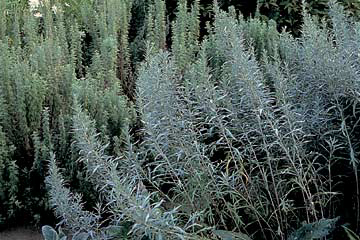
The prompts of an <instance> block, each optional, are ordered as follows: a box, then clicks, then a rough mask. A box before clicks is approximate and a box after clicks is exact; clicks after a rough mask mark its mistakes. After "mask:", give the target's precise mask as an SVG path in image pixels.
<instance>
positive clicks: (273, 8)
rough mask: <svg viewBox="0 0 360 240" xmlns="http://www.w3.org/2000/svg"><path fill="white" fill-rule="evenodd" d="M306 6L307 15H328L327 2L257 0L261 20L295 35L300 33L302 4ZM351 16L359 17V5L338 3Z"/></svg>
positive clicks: (346, 0)
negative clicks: (275, 24)
mask: <svg viewBox="0 0 360 240" xmlns="http://www.w3.org/2000/svg"><path fill="white" fill-rule="evenodd" d="M303 2H304V3H305V4H306V8H307V9H308V11H309V13H311V14H312V15H315V16H318V17H324V16H327V15H328V10H329V9H328V3H329V0H305V1H302V0H259V1H258V9H259V10H260V13H261V14H262V18H263V19H273V20H275V21H276V23H277V25H278V27H279V29H281V28H283V27H286V28H287V29H288V30H290V31H291V32H293V33H294V34H295V35H297V36H298V35H299V34H300V33H301V25H302V18H301V12H302V3H303ZM339 2H340V3H341V4H342V5H343V6H344V7H345V9H346V10H347V11H349V12H350V13H351V14H352V16H354V17H356V18H358V17H359V16H360V15H359V14H360V3H359V1H356V0H341V1H339Z"/></svg>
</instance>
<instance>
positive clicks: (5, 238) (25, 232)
mask: <svg viewBox="0 0 360 240" xmlns="http://www.w3.org/2000/svg"><path fill="white" fill-rule="evenodd" d="M43 239H44V238H43V237H42V235H41V233H40V231H38V230H34V229H30V228H24V227H21V228H15V229H11V230H6V231H4V232H0V240H43Z"/></svg>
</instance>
